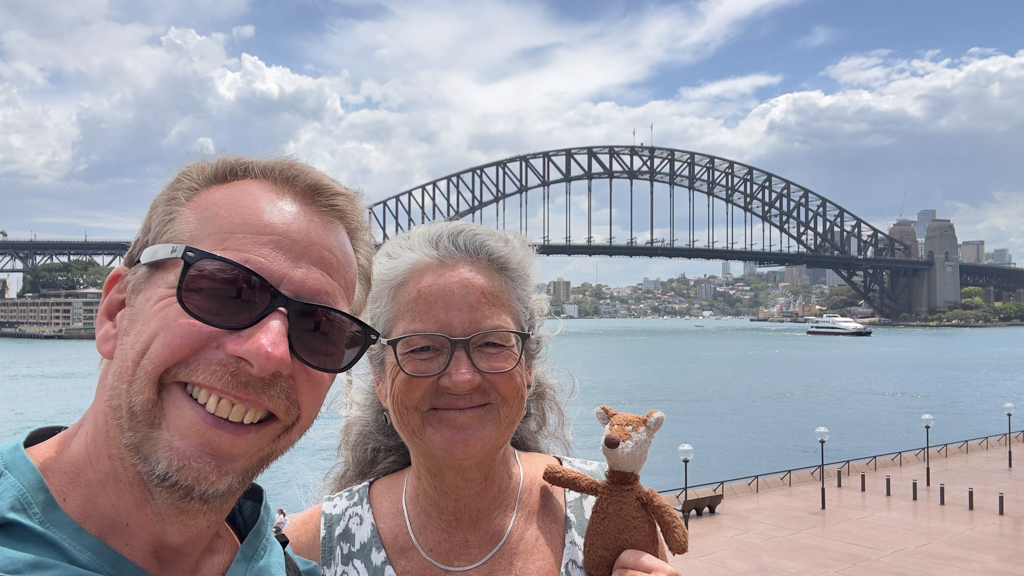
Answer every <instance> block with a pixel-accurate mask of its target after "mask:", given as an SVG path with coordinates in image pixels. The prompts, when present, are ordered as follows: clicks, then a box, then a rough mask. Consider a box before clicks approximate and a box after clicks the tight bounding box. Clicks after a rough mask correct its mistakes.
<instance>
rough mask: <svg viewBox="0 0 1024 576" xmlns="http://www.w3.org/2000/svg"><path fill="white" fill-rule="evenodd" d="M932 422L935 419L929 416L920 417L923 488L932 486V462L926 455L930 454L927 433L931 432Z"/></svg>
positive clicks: (929, 442)
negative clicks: (922, 432)
mask: <svg viewBox="0 0 1024 576" xmlns="http://www.w3.org/2000/svg"><path fill="white" fill-rule="evenodd" d="M934 421H935V418H934V417H933V416H932V415H931V414H925V415H924V416H921V424H924V485H925V486H931V485H932V460H931V456H930V455H929V454H928V452H930V449H931V445H932V442H931V438H930V437H929V433H930V432H931V430H932V422H934Z"/></svg>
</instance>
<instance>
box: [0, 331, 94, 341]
mask: <svg viewBox="0 0 1024 576" xmlns="http://www.w3.org/2000/svg"><path fill="white" fill-rule="evenodd" d="M0 338H23V339H29V340H95V339H96V333H95V332H82V333H64V332H17V331H14V330H0Z"/></svg>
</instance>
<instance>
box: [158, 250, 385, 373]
mask: <svg viewBox="0 0 1024 576" xmlns="http://www.w3.org/2000/svg"><path fill="white" fill-rule="evenodd" d="M169 259H180V260H182V261H184V264H183V265H182V267H181V276H180V277H179V278H178V290H177V295H178V304H180V305H181V308H182V310H184V311H185V312H186V313H188V315H189V316H191V317H193V318H195V319H196V320H198V321H200V322H202V323H203V324H206V325H207V326H213V327H214V328H220V329H223V330H243V329H245V328H248V327H250V326H254V325H256V324H257V323H259V322H260V321H261V320H263V319H264V318H266V317H267V316H269V315H270V314H271V313H272V312H273V311H274V310H277V309H279V308H284V309H285V310H286V311H287V313H288V347H289V349H290V350H291V353H292V354H294V355H295V357H296V358H298V359H299V361H300V362H302V363H303V364H305V365H306V366H309V367H310V368H313V369H314V370H319V371H321V372H328V373H332V374H336V373H338V372H344V371H345V370H348V369H349V368H351V367H352V366H353V365H354V364H355V363H356V362H358V361H359V359H360V358H362V356H363V354H365V353H366V350H367V348H369V347H370V346H372V345H373V344H374V343H376V342H377V340H378V339H379V338H380V333H379V332H377V331H376V330H374V329H373V328H371V327H370V325H368V324H366V323H365V322H363V321H362V320H360V319H358V318H356V317H355V316H352V315H351V314H346V313H345V312H342V311H341V310H337V309H334V308H331V307H329V306H323V305H320V304H311V303H309V302H303V301H301V300H296V299H294V298H291V297H289V296H286V295H284V294H282V293H281V291H280V290H278V289H277V288H275V287H274V286H273V285H272V284H271V283H270V282H267V280H266V279H265V278H263V277H262V276H260V275H259V274H257V273H256V272H253V271H252V270H250V269H249V268H246V267H245V266H242V265H241V264H239V263H238V262H234V261H232V260H229V259H227V258H224V257H222V256H218V255H216V254H212V253H210V252H206V251H204V250H200V249H198V248H192V247H191V246H185V245H184V244H156V245H153V246H150V247H149V248H146V249H145V250H144V251H143V252H142V256H141V257H140V258H139V263H140V264H151V263H153V262H159V261H161V260H169Z"/></svg>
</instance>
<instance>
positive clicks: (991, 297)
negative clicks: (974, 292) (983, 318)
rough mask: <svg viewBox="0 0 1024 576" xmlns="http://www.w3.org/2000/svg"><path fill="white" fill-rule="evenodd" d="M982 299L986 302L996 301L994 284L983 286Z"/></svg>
mask: <svg viewBox="0 0 1024 576" xmlns="http://www.w3.org/2000/svg"><path fill="white" fill-rule="evenodd" d="M981 299H982V300H984V301H985V304H994V303H995V301H996V289H995V288H994V287H992V286H985V287H984V288H982V293H981Z"/></svg>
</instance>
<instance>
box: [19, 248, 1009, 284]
mask: <svg viewBox="0 0 1024 576" xmlns="http://www.w3.org/2000/svg"><path fill="white" fill-rule="evenodd" d="M130 244H131V241H129V240H56V239H51V240H20V239H14V240H10V239H4V240H0V272H9V273H25V272H27V271H28V270H29V269H30V268H31V267H33V266H38V265H40V264H46V263H52V262H66V261H67V260H69V259H72V258H96V259H97V260H98V261H99V262H101V263H102V264H104V265H106V266H112V265H115V264H119V263H120V261H121V259H122V258H123V257H124V254H125V252H126V251H127V250H128V246H129V245H130ZM536 248H537V251H538V253H540V254H543V255H549V256H618V257H630V258H638V257H642V258H684V259H698V260H729V261H741V262H757V263H758V264H760V265H762V266H799V265H806V266H808V267H811V268H831V269H835V268H840V269H849V268H851V267H882V268H902V269H914V270H927V269H928V268H930V267H931V263H929V262H927V261H925V260H913V259H905V258H865V257H859V256H854V255H851V254H830V255H821V254H814V253H810V252H768V251H758V250H731V249H725V248H696V247H693V248H691V247H686V246H657V245H655V246H650V245H632V246H630V245H621V244H614V245H609V244H596V243H595V244H536ZM960 281H961V283H962V285H964V286H992V287H994V288H998V289H1000V290H1019V289H1021V288H1024V269H1020V268H1008V267H1005V266H992V265H983V264H961V265H960Z"/></svg>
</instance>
